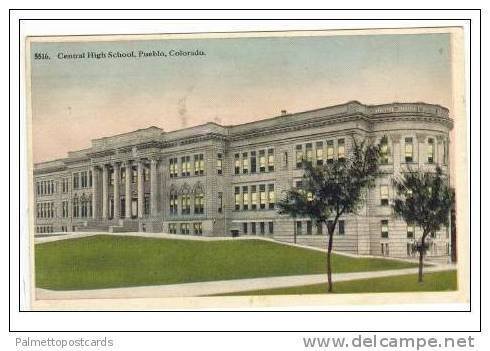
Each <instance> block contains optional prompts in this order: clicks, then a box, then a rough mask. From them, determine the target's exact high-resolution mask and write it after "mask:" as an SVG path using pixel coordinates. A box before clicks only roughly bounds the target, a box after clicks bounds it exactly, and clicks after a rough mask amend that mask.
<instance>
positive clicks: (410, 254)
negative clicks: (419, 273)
mask: <svg viewBox="0 0 490 351" xmlns="http://www.w3.org/2000/svg"><path fill="white" fill-rule="evenodd" d="M413 253H414V252H413V246H412V244H411V243H407V256H412V255H413Z"/></svg>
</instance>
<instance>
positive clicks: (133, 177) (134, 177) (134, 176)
mask: <svg viewBox="0 0 490 351" xmlns="http://www.w3.org/2000/svg"><path fill="white" fill-rule="evenodd" d="M175 163H177V159H175ZM131 174H132V175H131V183H133V184H135V183H136V181H137V180H138V169H137V168H136V167H131ZM174 176H175V177H177V174H175V175H174Z"/></svg>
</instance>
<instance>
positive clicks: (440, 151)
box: [434, 135, 444, 166]
mask: <svg viewBox="0 0 490 351" xmlns="http://www.w3.org/2000/svg"><path fill="white" fill-rule="evenodd" d="M436 139H437V145H436V146H435V148H436V151H435V152H434V157H435V162H434V163H437V164H438V165H440V166H441V165H442V164H443V161H444V160H443V159H444V137H443V136H442V135H438V136H437V137H436Z"/></svg>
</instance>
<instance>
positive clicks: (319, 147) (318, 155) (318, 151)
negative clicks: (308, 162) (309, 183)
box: [315, 141, 323, 166]
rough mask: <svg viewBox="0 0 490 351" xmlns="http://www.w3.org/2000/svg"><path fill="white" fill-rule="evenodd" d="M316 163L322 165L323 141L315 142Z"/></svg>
mask: <svg viewBox="0 0 490 351" xmlns="http://www.w3.org/2000/svg"><path fill="white" fill-rule="evenodd" d="M315 158H316V164H317V165H318V166H321V165H323V142H321V141H319V142H317V143H316V154H315Z"/></svg>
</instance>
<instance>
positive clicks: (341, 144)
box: [337, 139, 345, 161]
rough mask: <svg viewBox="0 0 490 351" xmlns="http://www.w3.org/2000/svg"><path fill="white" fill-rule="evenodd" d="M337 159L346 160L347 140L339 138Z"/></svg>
mask: <svg viewBox="0 0 490 351" xmlns="http://www.w3.org/2000/svg"><path fill="white" fill-rule="evenodd" d="M337 159H338V160H339V161H343V160H345V140H344V139H339V140H338V141H337Z"/></svg>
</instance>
